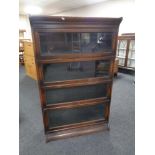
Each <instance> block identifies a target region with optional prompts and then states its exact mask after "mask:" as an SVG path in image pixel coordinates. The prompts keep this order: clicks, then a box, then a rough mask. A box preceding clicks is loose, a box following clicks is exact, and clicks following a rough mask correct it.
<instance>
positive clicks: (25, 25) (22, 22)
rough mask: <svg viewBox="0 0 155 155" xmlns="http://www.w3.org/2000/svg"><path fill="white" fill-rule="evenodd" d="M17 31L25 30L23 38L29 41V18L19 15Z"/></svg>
mask: <svg viewBox="0 0 155 155" xmlns="http://www.w3.org/2000/svg"><path fill="white" fill-rule="evenodd" d="M19 29H24V30H26V33H24V35H25V36H24V38H25V39H31V40H32V37H31V27H30V22H29V18H28V16H26V15H20V16H19Z"/></svg>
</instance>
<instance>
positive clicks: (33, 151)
mask: <svg viewBox="0 0 155 155" xmlns="http://www.w3.org/2000/svg"><path fill="white" fill-rule="evenodd" d="M19 72H20V77H19V79H20V81H19V82H20V87H19V90H20V98H19V101H20V109H19V114H20V118H19V121H20V139H19V142H20V144H19V146H20V155H134V152H135V146H134V145H135V142H134V128H135V124H134V118H135V112H134V109H135V105H134V102H135V90H134V89H135V86H134V84H133V80H134V77H133V76H131V75H127V74H122V73H118V77H117V78H115V79H114V82H113V92H112V103H111V115H110V127H111V130H110V131H105V132H100V133H94V134H91V135H85V136H81V137H74V138H69V139H63V140H58V141H53V142H49V143H45V137H44V132H43V123H42V116H41V108H40V102H39V93H38V88H37V83H36V81H34V80H32V79H31V78H29V77H28V76H26V75H25V71H24V67H22V66H20V68H19Z"/></svg>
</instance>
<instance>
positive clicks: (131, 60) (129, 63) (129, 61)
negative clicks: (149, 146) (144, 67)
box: [127, 59, 135, 68]
mask: <svg viewBox="0 0 155 155" xmlns="http://www.w3.org/2000/svg"><path fill="white" fill-rule="evenodd" d="M127 66H128V67H132V68H134V67H135V60H134V59H128V63H127Z"/></svg>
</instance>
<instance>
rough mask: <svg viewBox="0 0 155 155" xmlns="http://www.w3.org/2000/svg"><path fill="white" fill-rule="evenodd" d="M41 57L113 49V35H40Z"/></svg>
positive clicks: (94, 33)
mask: <svg viewBox="0 0 155 155" xmlns="http://www.w3.org/2000/svg"><path fill="white" fill-rule="evenodd" d="M40 44H41V55H59V54H69V53H76V52H77V53H93V52H102V51H103V50H105V49H111V48H112V33H109V32H106V33H97V32H89V33H77V32H74V33H69V32H66V33H65V32H64V33H62V32H57V33H56V32H54V33H40Z"/></svg>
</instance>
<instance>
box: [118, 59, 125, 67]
mask: <svg viewBox="0 0 155 155" xmlns="http://www.w3.org/2000/svg"><path fill="white" fill-rule="evenodd" d="M124 63H125V58H119V65H121V66H124Z"/></svg>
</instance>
